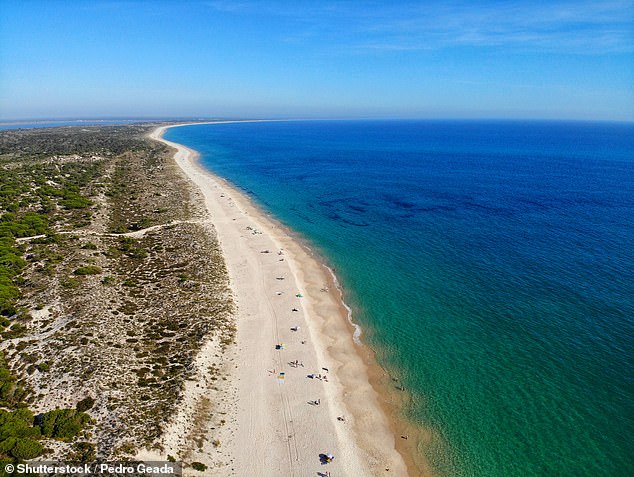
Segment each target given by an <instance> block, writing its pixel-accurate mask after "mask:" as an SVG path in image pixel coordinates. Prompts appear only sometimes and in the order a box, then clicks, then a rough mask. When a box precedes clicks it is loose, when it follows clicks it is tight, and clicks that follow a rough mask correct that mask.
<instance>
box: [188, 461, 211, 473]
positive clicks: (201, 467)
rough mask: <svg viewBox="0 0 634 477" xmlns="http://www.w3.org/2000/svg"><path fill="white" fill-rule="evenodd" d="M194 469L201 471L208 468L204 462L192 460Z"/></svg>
mask: <svg viewBox="0 0 634 477" xmlns="http://www.w3.org/2000/svg"><path fill="white" fill-rule="evenodd" d="M192 469H194V470H197V471H199V472H204V471H206V470H207V466H206V465H205V464H203V463H202V462H192Z"/></svg>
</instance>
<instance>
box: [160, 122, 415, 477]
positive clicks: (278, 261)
mask: <svg viewBox="0 0 634 477" xmlns="http://www.w3.org/2000/svg"><path fill="white" fill-rule="evenodd" d="M168 127H170V126H162V127H159V128H157V129H156V130H154V131H153V132H152V133H151V135H150V137H151V138H152V139H155V140H158V141H161V142H163V143H165V144H167V145H168V146H171V147H172V148H174V149H175V150H176V153H175V156H174V158H175V161H176V163H177V164H178V165H179V167H180V168H181V169H182V171H183V172H184V174H185V175H186V176H187V177H188V178H189V179H190V180H191V182H192V183H193V184H194V185H195V186H196V188H197V189H198V190H199V191H200V193H201V194H202V197H201V198H202V199H204V203H205V207H206V210H205V211H202V212H201V214H202V216H201V217H200V219H201V221H208V223H209V227H208V230H209V233H212V234H216V235H217V238H218V241H219V243H220V247H221V250H222V254H223V256H224V258H225V262H226V266H227V269H228V272H229V277H230V286H231V290H232V292H233V298H234V300H235V302H236V304H237V312H236V313H237V319H236V321H237V338H236V344H235V348H234V349H233V350H230V351H228V352H229V353H235V356H234V357H233V358H232V359H233V362H232V364H235V366H233V367H231V368H232V369H231V370H230V374H229V378H228V381H227V382H223V383H221V384H220V385H219V386H224V387H225V389H224V392H225V399H226V401H225V403H224V405H223V406H222V412H223V413H225V415H224V417H223V421H225V422H227V423H228V425H227V426H225V429H224V431H222V430H221V435H222V437H221V438H220V439H219V440H218V445H213V446H207V447H206V448H205V449H207V448H208V449H209V452H219V453H222V455H223V456H224V459H225V460H224V461H223V462H224V463H223V465H218V466H217V467H210V468H209V469H208V470H207V471H206V474H207V475H229V473H228V472H227V467H228V466H230V468H231V473H230V474H232V475H237V476H243V475H285V476H300V475H319V474H318V473H321V474H322V475H330V474H331V475H332V476H342V475H346V476H351V475H359V476H361V475H363V476H365V475H368V476H369V475H398V476H401V475H407V467H406V465H405V462H404V460H403V458H402V457H401V455H400V454H399V453H398V452H397V450H396V442H395V441H396V439H395V435H394V432H393V430H392V429H391V427H390V425H391V424H390V421H389V419H388V417H387V415H386V413H385V412H384V411H383V409H382V407H381V404H380V399H379V396H378V395H377V392H376V391H375V390H374V388H373V387H372V385H371V384H370V380H369V377H368V375H369V373H368V366H367V365H366V363H365V362H364V360H363V358H362V345H361V344H358V343H355V341H354V339H353V335H354V331H355V329H354V327H353V326H352V324H351V322H350V320H349V318H348V311H347V309H346V308H345V306H344V305H343V302H342V299H341V293H340V290H339V289H338V288H337V286H336V281H335V279H334V276H333V275H332V273H331V271H330V270H329V269H328V268H327V267H325V266H324V265H323V264H322V263H321V262H320V261H318V260H317V259H316V258H315V257H314V256H312V254H311V253H310V250H308V249H307V248H306V247H305V246H303V245H302V244H300V243H299V242H298V240H296V239H294V238H293V237H292V236H291V235H290V234H289V233H288V232H287V231H286V230H285V229H284V228H283V227H282V226H280V225H279V224H278V223H276V222H275V221H274V220H273V219H271V218H269V217H268V216H267V215H266V214H264V213H263V212H262V211H260V210H259V209H258V208H257V207H255V206H254V205H253V204H252V203H251V202H250V200H249V199H248V198H247V197H246V196H245V195H244V194H243V193H241V192H239V191H238V190H236V189H235V188H234V187H232V186H230V185H229V184H228V183H227V182H226V181H225V180H223V179H221V178H219V177H217V176H215V175H213V174H212V173H210V172H209V171H207V170H206V169H204V168H203V167H202V166H201V165H199V163H198V161H197V156H198V155H197V153H196V152H195V151H193V150H191V149H188V148H186V147H184V146H182V145H180V144H176V143H173V142H170V141H167V140H165V139H162V134H163V132H164V131H165V129H166V128H168ZM213 349H215V348H213ZM205 353H206V351H205V349H203V351H202V352H201V355H200V356H199V357H198V360H197V365H198V367H199V368H200V367H201V364H203V365H210V364H211V363H213V362H214V359H215V358H214V356H211V353H213V351H212V348H210V349H209V351H208V353H209V354H210V355H209V356H206V355H205ZM202 388H204V386H202ZM196 389H201V387H200V386H195V385H193V386H188V387H187V388H186V390H185V398H184V399H185V401H187V400H190V401H191V400H195V399H199V398H200V397H201V396H200V394H201V391H196ZM232 400H233V402H232ZM190 405H191V402H190V403H189V404H188V403H187V402H185V406H184V408H187V407H188V406H190ZM184 419H185V414H183V415H181V416H180V417H179V416H176V418H175V420H174V421H173V422H172V423H171V424H170V425H169V426H168V428H167V431H166V436H165V439H164V442H165V444H166V449H165V451H166V452H167V453H168V454H169V453H170V450H173V451H176V450H177V448H178V445H179V444H178V442H179V435H180V436H182V434H183V432H184V429H185V428H186V427H187V426H186V424H185V423H184ZM222 432H224V434H222ZM219 442H221V443H222V444H221V445H220V444H219ZM170 443H172V444H171V446H172V449H170ZM330 456H332V457H334V458H333V459H330ZM211 461H213V459H211V460H210V462H211ZM328 472H330V474H328Z"/></svg>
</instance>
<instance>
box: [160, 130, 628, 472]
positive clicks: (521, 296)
mask: <svg viewBox="0 0 634 477" xmlns="http://www.w3.org/2000/svg"><path fill="white" fill-rule="evenodd" d="M166 138H167V139H169V140H171V141H176V142H179V143H182V144H185V145H187V146H189V147H191V148H193V149H196V150H198V151H200V152H201V154H202V160H203V163H204V164H205V166H207V167H208V168H210V169H211V170H213V171H214V172H216V173H218V174H219V175H221V176H224V177H226V178H227V179H229V180H231V181H232V182H233V183H234V184H236V185H237V186H238V187H240V188H242V189H243V190H244V191H245V192H247V193H248V194H250V195H251V196H252V197H253V199H255V200H256V201H257V202H258V203H259V204H261V205H262V207H264V208H265V209H267V210H269V211H270V212H271V213H273V214H274V215H275V216H276V217H278V218H279V219H280V220H281V221H282V222H284V223H286V224H287V225H288V226H290V227H291V228H292V229H294V230H296V231H297V232H299V233H300V234H302V235H303V236H304V237H305V238H307V239H308V240H309V241H310V242H312V243H313V244H314V245H315V246H316V247H318V249H319V250H320V251H321V252H322V254H323V255H324V256H326V257H327V259H328V261H329V262H330V264H331V265H332V266H333V267H334V268H335V269H336V272H337V275H338V277H339V278H340V280H341V282H342V283H343V285H344V287H345V291H346V300H347V301H348V303H349V304H350V305H351V306H352V308H353V311H354V318H355V321H357V322H358V323H360V324H361V326H362V327H363V330H364V339H365V341H366V342H367V343H368V344H369V345H370V346H372V347H373V348H374V349H375V350H376V351H377V353H378V355H377V358H378V360H379V362H380V364H381V365H382V366H384V367H385V368H386V369H387V370H388V371H389V372H390V374H392V375H393V376H395V377H398V378H399V380H400V381H401V382H402V383H403V384H404V386H405V387H406V389H407V391H408V392H409V393H411V394H412V402H411V406H409V407H408V408H407V409H405V410H404V412H405V414H406V416H407V418H408V419H410V420H412V421H413V422H415V423H417V424H419V425H421V426H422V427H425V428H427V429H431V430H432V432H433V435H434V441H433V443H432V444H431V445H426V446H420V452H421V453H424V454H425V455H426V457H427V458H428V459H429V460H430V462H431V463H432V466H433V467H434V468H435V470H436V471H437V473H438V474H440V475H451V476H454V475H455V476H487V477H488V476H505V477H506V476H546V475H547V476H597V475H601V476H625V475H634V463H633V460H632V456H634V445H633V444H632V442H634V440H633V438H632V436H633V433H634V424H633V421H632V417H633V416H634V405H633V404H632V402H633V401H632V396H633V391H634V384H633V381H634V373H633V371H632V356H633V344H634V338H633V336H634V334H633V331H634V239H633V234H632V224H633V223H634V162H633V160H634V125H632V124H616V123H614V124H610V123H563V122H561V123H547V122H527V123H522V122H493V121H488V122H476V121H471V122H451V121H391V122H385V121H384V122H379V121H356V122H355V121H339V122H336V121H333V122H280V123H241V124H224V125H222V124H219V125H198V126H188V127H180V128H173V129H170V130H168V131H167V133H166Z"/></svg>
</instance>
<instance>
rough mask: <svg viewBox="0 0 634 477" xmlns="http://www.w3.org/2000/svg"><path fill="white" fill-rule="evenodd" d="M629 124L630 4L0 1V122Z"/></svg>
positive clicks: (632, 74) (633, 76)
mask: <svg viewBox="0 0 634 477" xmlns="http://www.w3.org/2000/svg"><path fill="white" fill-rule="evenodd" d="M113 116H117V117H174V116H179V117H188V116H204V117H217V116H224V117H246V116H248V117H422V118H480V117H481V118H570V119H608V120H612V119H614V120H634V1H632V0H614V1H613V0H594V1H585V0H573V1H557V0H552V1H541V0H530V1H495V2H494V1H485V0H479V1H473V0H465V1H455V2H452V1H442V2H441V1H438V2H436V1H418V2H407V1H398V0H394V1H368V2H362V1H351V2H343V1H338V2H334V1H325V0H320V1H317V0H316V1H311V2H302V1H301V0H295V1H287V2H286V1H274V0H268V1H261V2H260V1H241V0H236V1H230V0H217V1H213V0H208V1H205V0H199V1H197V0H190V1H188V0H172V1H166V0H165V1H162V0H155V1H149V0H148V1H132V0H130V1H125V0H90V1H81V0H76V1H73V0H65V1H63V0H59V1H58V0H46V1H44V0H42V1H35V0H0V119H19V118H51V117H93V118H94V117H113Z"/></svg>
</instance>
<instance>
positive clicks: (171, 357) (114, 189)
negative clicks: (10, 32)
mask: <svg viewBox="0 0 634 477" xmlns="http://www.w3.org/2000/svg"><path fill="white" fill-rule="evenodd" d="M149 129H150V128H149V127H148V126H108V127H86V128H54V129H32V130H9V131H2V132H0V338H1V341H0V407H2V409H0V458H1V459H5V460H7V459H8V460H12V459H13V460H20V459H29V458H33V457H37V456H39V455H41V454H42V453H44V452H48V453H49V454H48V455H50V456H52V457H60V458H61V457H64V458H73V459H75V460H76V461H88V460H90V459H94V458H95V457H96V456H98V457H101V458H120V457H121V458H125V457H126V456H127V457H131V456H134V455H135V454H136V452H138V451H139V450H140V449H141V448H144V447H145V448H155V449H158V450H160V448H161V444H160V437H161V435H162V431H163V427H164V425H165V423H166V422H167V420H168V418H169V416H170V415H172V413H173V412H174V411H175V409H176V408H177V406H178V402H179V397H180V396H181V393H182V389H183V383H184V381H185V380H186V379H187V378H188V377H189V376H192V375H193V373H194V372H195V366H194V357H195V356H196V353H197V352H198V350H199V349H200V347H201V346H202V345H203V344H204V343H205V342H206V341H208V340H209V339H210V338H211V337H214V336H215V337H217V339H218V342H220V343H222V346H227V345H229V344H231V343H232V342H233V340H234V335H235V326H234V323H233V301H232V298H231V294H230V293H229V287H228V278H227V273H226V269H225V267H224V262H223V260H222V256H221V254H220V250H219V247H218V244H217V243H216V242H215V241H214V240H213V239H211V238H210V236H209V234H208V233H207V230H205V228H204V224H201V223H199V222H200V221H197V220H194V219H193V218H194V217H195V216H196V214H197V213H198V212H200V207H201V206H200V205H198V202H197V201H196V200H195V199H196V197H195V196H194V192H193V191H192V190H191V189H190V187H189V185H188V183H187V182H186V181H185V179H184V178H183V177H182V176H181V175H180V173H179V172H178V170H177V168H176V166H175V164H173V163H172V161H171V156H170V152H169V150H168V149H167V148H166V147H165V146H163V145H161V144H158V143H155V142H153V141H150V140H149V139H147V138H145V135H146V134H147V132H148V131H149ZM91 424H92V425H91ZM49 441H51V442H52V441H55V442H56V444H55V445H54V446H49V444H48V442H49ZM50 453H52V454H50Z"/></svg>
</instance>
